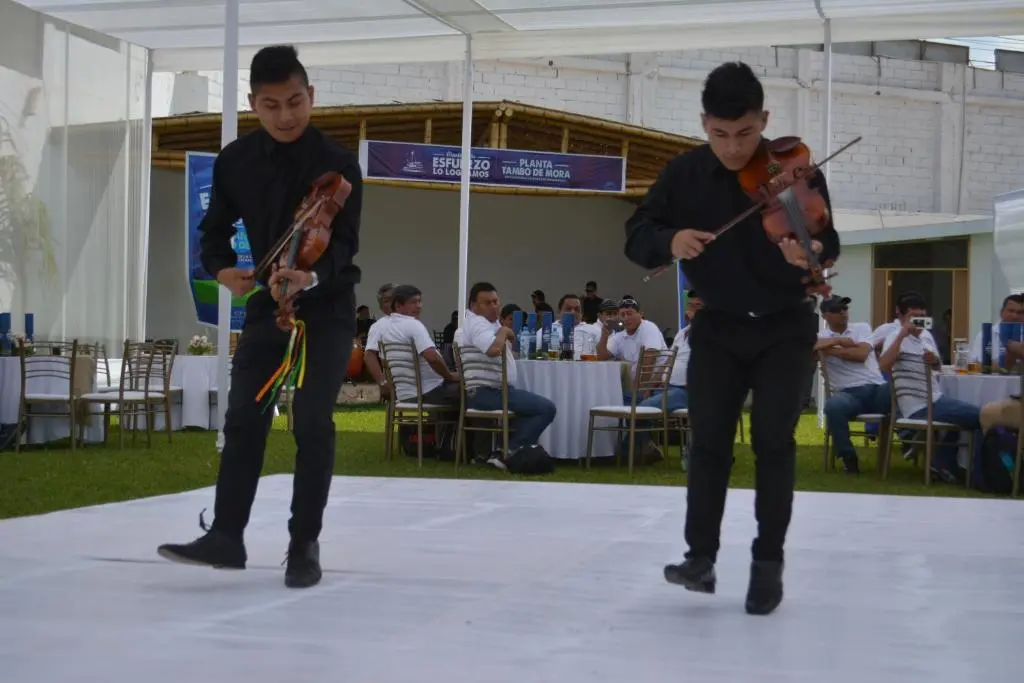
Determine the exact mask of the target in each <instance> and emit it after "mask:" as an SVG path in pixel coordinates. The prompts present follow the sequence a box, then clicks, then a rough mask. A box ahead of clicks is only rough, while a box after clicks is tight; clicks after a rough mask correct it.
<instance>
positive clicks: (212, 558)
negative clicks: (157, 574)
mask: <svg viewBox="0 0 1024 683" xmlns="http://www.w3.org/2000/svg"><path fill="white" fill-rule="evenodd" d="M199 526H200V528H201V529H203V530H204V531H206V535H204V536H200V537H199V538H197V539H196V540H194V541H192V542H191V543H184V544H177V543H165V544H164V545H162V546H160V547H159V548H157V549H156V552H157V554H158V555H160V557H162V558H164V559H167V560H170V561H171V562H180V563H181V564H198V565H205V566H207V567H213V568H214V569H245V562H246V560H247V559H248V558H247V557H246V553H245V543H243V542H242V540H241V539H238V538H233V537H231V536H228V535H227V534H225V533H224V532H223V531H218V530H217V529H211V528H209V527H208V526H207V525H206V522H205V521H203V513H202V512H200V513H199Z"/></svg>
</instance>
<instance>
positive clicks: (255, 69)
mask: <svg viewBox="0 0 1024 683" xmlns="http://www.w3.org/2000/svg"><path fill="white" fill-rule="evenodd" d="M293 76H298V77H299V80H301V81H302V84H303V85H305V86H308V85H309V75H308V74H306V67H304V66H302V62H300V61H299V52H298V50H296V49H295V47H294V46H292V45H271V46H270V47H265V48H263V49H262V50H260V51H259V52H257V53H256V54H255V55H254V56H253V58H252V64H250V65H249V89H250V90H251V91H252V92H253V93H255V92H257V91H258V90H259V89H260V86H263V85H268V84H274V83H284V82H286V81H288V80H289V79H290V78H292V77H293Z"/></svg>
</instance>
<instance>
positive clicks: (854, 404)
mask: <svg viewBox="0 0 1024 683" xmlns="http://www.w3.org/2000/svg"><path fill="white" fill-rule="evenodd" d="M820 310H821V315H822V316H823V317H824V318H825V324H826V327H825V330H823V331H822V332H820V333H818V343H817V344H816V345H815V346H814V350H815V352H816V353H817V354H818V356H819V357H820V359H821V361H822V364H823V365H824V367H825V370H826V372H827V374H828V383H829V389H831V390H832V392H833V393H832V395H831V396H829V397H828V398H827V399H826V400H825V419H826V425H827V427H828V430H829V433H830V434H831V435H832V441H833V443H834V444H835V453H836V457H838V458H842V460H843V468H844V469H845V470H846V472H848V473H850V474H856V473H858V472H860V465H859V464H858V461H857V451H856V450H855V449H854V447H853V442H852V441H851V440H850V420H852V419H854V418H856V417H857V416H858V415H864V414H867V413H874V414H877V415H887V414H888V413H889V408H890V392H889V383H888V382H887V381H886V379H885V377H883V376H882V371H881V370H880V369H879V367H878V358H877V357H876V356H875V349H874V347H873V346H872V334H873V333H872V330H871V325H869V324H867V323H853V324H852V325H851V324H850V298H849V297H846V296H832V297H829V298H828V299H825V300H824V301H822V302H821V306H820Z"/></svg>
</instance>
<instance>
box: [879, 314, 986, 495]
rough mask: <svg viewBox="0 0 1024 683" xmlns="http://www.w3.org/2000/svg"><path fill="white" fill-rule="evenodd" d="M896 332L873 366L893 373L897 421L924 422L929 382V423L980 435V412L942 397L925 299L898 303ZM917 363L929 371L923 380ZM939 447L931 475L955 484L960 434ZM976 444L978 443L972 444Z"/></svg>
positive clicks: (948, 437) (951, 433)
mask: <svg viewBox="0 0 1024 683" xmlns="http://www.w3.org/2000/svg"><path fill="white" fill-rule="evenodd" d="M899 312H900V321H901V326H900V328H899V329H897V330H894V331H893V332H890V333H889V336H888V337H887V338H886V340H885V341H884V342H883V343H882V355H881V356H880V357H879V359H878V365H879V367H880V368H881V370H882V372H892V373H893V381H894V383H895V387H896V407H897V408H898V409H899V413H900V415H901V416H902V417H905V418H907V419H911V420H924V419H927V417H928V400H927V396H928V393H927V392H928V387H927V384H926V383H927V382H931V396H932V405H931V409H932V420H934V421H935V422H948V423H950V424H955V425H957V426H959V427H962V428H963V429H969V430H974V431H977V432H978V433H979V436H980V429H981V420H980V418H981V409H980V408H979V407H978V406H975V405H971V404H970V403H965V402H964V401H959V400H957V399H955V398H950V397H949V396H945V395H943V393H942V387H941V386H939V379H938V375H937V372H938V370H940V369H941V367H942V359H941V358H940V356H939V347H938V345H937V344H936V343H935V338H934V337H933V336H932V333H931V332H930V331H929V328H931V326H932V319H931V318H930V317H928V309H927V306H926V304H925V301H924V298H923V297H921V296H920V295H913V296H907V297H903V298H901V299H900V302H899ZM922 363H923V364H924V365H927V366H928V367H929V368H930V371H929V372H928V374H927V375H924V374H922ZM943 441H944V443H943V446H942V447H941V448H936V449H935V452H934V453H933V454H932V474H933V475H934V476H937V477H939V478H940V479H942V480H944V481H948V482H951V483H952V482H957V481H960V476H962V473H961V468H960V466H959V464H958V462H957V451H958V443H959V441H960V434H959V432H957V431H955V430H948V431H946V432H945V434H944V436H943ZM976 443H977V441H976Z"/></svg>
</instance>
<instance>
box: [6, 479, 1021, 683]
mask: <svg viewBox="0 0 1024 683" xmlns="http://www.w3.org/2000/svg"><path fill="white" fill-rule="evenodd" d="M837 476H842V475H837ZM332 493H333V495H332V499H331V504H330V508H329V510H328V514H327V529H326V530H325V532H324V535H323V537H322V555H323V562H324V567H325V570H326V572H325V575H324V581H323V583H322V584H321V585H320V586H319V587H317V588H313V589H310V590H306V591H293V590H289V589H286V588H285V587H284V585H283V583H282V579H283V568H282V567H280V566H279V564H280V562H281V561H282V559H283V555H284V550H285V547H286V544H287V531H286V520H287V518H288V502H289V498H290V496H291V478H290V477H286V476H275V477H268V478H265V479H263V480H262V482H261V486H260V492H259V497H258V499H257V502H256V506H255V509H254V512H253V522H252V525H251V526H250V529H249V532H248V537H247V542H248V548H249V562H250V569H249V570H247V571H244V572H229V571H214V570H211V569H205V568H198V567H190V566H183V565H175V564H170V563H166V562H164V561H163V560H160V559H159V558H158V557H157V555H156V546H157V544H158V543H161V542H165V541H184V540H189V539H191V538H193V537H194V536H196V535H198V534H199V529H198V528H197V526H196V521H197V516H198V513H199V511H200V509H202V508H203V507H212V502H213V501H212V491H210V490H203V491H196V492H191V493H187V494H181V495H175V496H165V497H160V498H152V499H148V500H141V501H136V502H130V503H122V504H116V505H107V506H102V507H95V508H88V509H81V510H73V511H67V512H60V513H55V514H51V515H45V516H40V517H33V518H24V519H14V520H6V521H2V522H0V680H2V681H3V683H78V682H89V683H93V682H96V683H121V682H129V681H130V682H135V681H145V682H146V683H163V682H165V681H166V682H172V681H173V682H174V683H180V682H181V681H196V682H197V683H216V682H217V681H228V680H236V681H239V682H244V683H288V682H290V681H296V682H298V681H330V682H332V683H334V682H338V683H411V682H414V681H424V682H426V683H461V682H463V681H465V682H468V683H501V682H504V681H517V682H521V681H528V682H529V683H543V682H548V681H551V682H557V683H571V682H573V681H587V682H591V681H594V682H598V681H616V682H621V681H635V682H637V683H641V682H642V683H660V682H661V681H666V682H672V683H675V682H677V681H681V680H685V681H699V682H700V683H716V682H719V681H729V682H737V681H751V682H756V683H770V682H782V681H785V682H787V683H801V682H804V681H806V682H807V683H821V682H822V681H828V682H829V683H842V682H846V681H849V682H850V683H866V682H869V681H870V682H871V683H883V682H886V681H893V682H895V681H899V682H900V683H906V682H907V681H928V682H929V683H940V682H944V681H950V682H952V681H956V682H957V683H968V682H971V681H985V682H986V683H994V682H996V681H1019V680H1020V658H1019V654H1018V653H1019V650H1018V647H1019V643H1020V638H1021V624H1022V623H1024V543H1022V542H1021V540H1020V539H1021V534H1022V532H1024V505H1022V504H1020V503H1019V502H1015V501H981V500H951V499H936V498H899V497H876V496H863V495H837V494H814V493H804V494H798V495H797V503H796V513H795V518H794V523H793V526H792V528H791V531H790V542H789V545H788V566H787V568H786V600H785V602H783V604H782V606H781V607H780V608H779V610H778V611H777V612H776V613H775V614H774V615H771V616H769V617H751V616H747V615H746V614H745V613H744V611H743V596H744V592H745V590H746V581H747V570H748V559H749V555H748V548H749V543H750V540H751V538H752V536H753V533H754V522H753V520H752V509H753V494H752V492H750V491H732V492H730V498H729V504H728V508H727V512H726V521H725V524H724V528H723V534H724V535H723V551H722V554H721V556H720V558H719V586H718V591H719V592H718V594H717V595H714V596H706V595H697V594H693V593H689V592H686V591H685V590H683V589H682V588H679V587H677V586H672V585H669V584H666V583H665V582H664V581H663V579H662V574H661V573H662V565H663V564H664V563H665V562H666V561H670V560H677V559H678V558H679V557H680V554H681V552H682V549H683V548H682V519H683V508H684V501H685V490H683V489H672V488H647V487H627V486H591V485H570V484H545V483H517V482H483V481H435V480H426V479H422V480H412V479H408V480H403V479H360V478H347V477H337V478H335V482H334V489H333V492H332Z"/></svg>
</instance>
